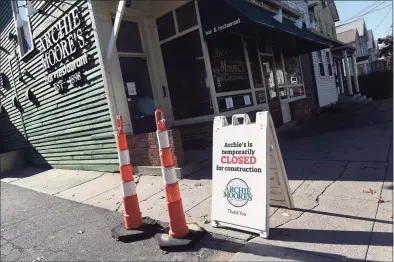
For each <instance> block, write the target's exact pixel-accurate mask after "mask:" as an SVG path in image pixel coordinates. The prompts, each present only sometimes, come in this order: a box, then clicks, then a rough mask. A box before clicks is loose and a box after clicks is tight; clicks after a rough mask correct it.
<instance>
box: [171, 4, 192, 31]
mask: <svg viewBox="0 0 394 262" xmlns="http://www.w3.org/2000/svg"><path fill="white" fill-rule="evenodd" d="M175 13H176V20H177V22H178V31H179V32H182V31H184V30H186V29H189V28H190V27H193V26H195V25H197V14H196V7H195V5H194V1H191V2H189V3H187V4H185V5H183V6H181V7H179V8H177V9H175Z"/></svg>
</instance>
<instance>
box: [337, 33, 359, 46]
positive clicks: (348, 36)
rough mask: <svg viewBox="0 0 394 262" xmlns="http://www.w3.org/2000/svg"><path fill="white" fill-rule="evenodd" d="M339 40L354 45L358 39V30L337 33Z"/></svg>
mask: <svg viewBox="0 0 394 262" xmlns="http://www.w3.org/2000/svg"><path fill="white" fill-rule="evenodd" d="M337 39H338V40H339V41H341V42H343V43H345V44H349V43H352V42H354V41H356V39H357V29H350V30H348V31H345V32H341V33H337Z"/></svg>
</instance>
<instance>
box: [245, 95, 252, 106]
mask: <svg viewBox="0 0 394 262" xmlns="http://www.w3.org/2000/svg"><path fill="white" fill-rule="evenodd" d="M244 101H245V105H247V106H248V105H250V104H252V102H251V101H250V96H249V95H244Z"/></svg>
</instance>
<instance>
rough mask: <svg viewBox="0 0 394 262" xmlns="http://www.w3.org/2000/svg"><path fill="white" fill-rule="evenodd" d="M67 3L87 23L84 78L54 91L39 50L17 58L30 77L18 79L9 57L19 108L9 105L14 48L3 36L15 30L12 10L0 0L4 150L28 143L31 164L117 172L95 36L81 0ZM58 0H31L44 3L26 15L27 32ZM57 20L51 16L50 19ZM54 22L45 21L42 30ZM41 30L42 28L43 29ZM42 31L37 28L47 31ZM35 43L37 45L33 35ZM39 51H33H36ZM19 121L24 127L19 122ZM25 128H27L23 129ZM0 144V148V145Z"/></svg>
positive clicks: (0, 98)
mask: <svg viewBox="0 0 394 262" xmlns="http://www.w3.org/2000/svg"><path fill="white" fill-rule="evenodd" d="M68 3H70V4H71V5H72V6H71V5H70V7H69V8H68V11H69V10H71V9H72V8H73V6H79V10H80V11H81V16H82V17H83V18H84V19H85V21H86V24H87V25H88V26H86V27H85V30H86V33H85V36H86V37H85V39H86V41H88V42H89V44H87V45H86V46H85V50H84V53H86V54H87V55H88V56H90V59H93V60H94V63H93V66H89V68H86V70H85V71H84V72H83V75H84V76H85V77H86V81H85V82H84V84H83V86H78V87H73V88H71V89H70V90H69V92H68V93H66V94H59V93H58V92H57V91H56V90H55V89H54V88H53V87H51V86H50V85H48V84H46V83H45V81H44V76H45V75H46V74H47V73H46V71H44V69H43V68H42V66H41V62H40V60H39V58H40V57H39V55H38V54H36V55H34V56H32V57H29V58H28V59H27V60H26V61H20V63H19V64H20V68H21V72H24V70H27V72H28V73H29V74H30V75H31V76H32V77H29V76H26V75H25V76H24V81H20V80H19V79H18V77H19V75H20V74H19V70H18V67H17V61H16V59H13V61H12V71H13V73H14V76H15V86H16V89H17V95H18V99H19V101H20V104H21V110H19V109H17V108H15V107H14V106H13V105H12V97H13V96H14V94H15V89H14V85H13V78H12V74H11V68H10V66H9V64H8V54H7V53H6V52H4V49H6V50H7V51H8V52H11V51H12V50H14V47H13V44H12V42H11V41H10V40H8V35H9V33H10V32H13V33H15V28H14V24H13V22H12V9H11V3H10V1H9V0H4V1H0V19H1V20H0V29H1V30H0V32H1V34H0V36H1V42H0V46H1V47H2V49H3V51H1V49H0V54H1V56H0V58H1V62H0V72H3V73H5V75H6V76H7V78H8V80H9V86H8V87H7V88H0V103H1V104H3V106H4V107H5V110H6V114H1V117H0V130H1V137H2V139H3V148H4V149H5V151H11V150H15V149H20V148H27V149H28V155H29V157H30V159H29V161H30V165H32V166H48V165H49V166H52V167H55V168H68V169H83V170H98V171H117V170H118V168H119V165H118V156H117V150H116V142H115V139H114V136H113V133H112V127H111V120H110V114H109V110H108V104H107V101H106V97H105V92H104V83H103V78H102V73H101V70H100V66H99V60H98V54H97V50H96V46H95V43H94V35H93V31H92V29H91V26H90V16H89V11H88V9H87V3H86V1H68ZM60 4H61V2H57V1H52V2H50V3H49V4H48V3H47V4H46V3H44V2H38V3H37V2H33V5H34V6H37V5H38V6H40V5H41V6H44V8H41V12H40V13H39V14H35V15H34V16H33V17H32V19H31V25H32V31H33V35H34V30H35V29H36V28H37V27H38V26H40V25H42V24H43V23H44V22H45V21H46V19H48V17H49V16H48V14H51V13H53V12H54V11H55V10H58V9H57V7H58V6H59V5H60ZM55 22H56V21H55ZM52 24H53V23H51V24H49V26H48V27H47V29H49V28H50V27H51V25H52ZM47 29H46V30H47ZM46 30H44V31H43V32H42V33H44V32H46ZM42 33H40V34H39V35H38V36H36V37H35V40H34V43H35V47H36V49H37V46H38V38H39V37H40V36H42ZM37 53H38V52H37ZM27 88H31V90H32V91H33V93H34V95H35V96H36V98H37V100H38V102H39V105H38V106H37V105H34V104H33V103H32V102H30V101H29V100H27V99H26V98H25V95H24V93H25V92H26V90H27ZM23 124H24V127H23ZM25 130H26V133H25ZM0 148H1V147H0Z"/></svg>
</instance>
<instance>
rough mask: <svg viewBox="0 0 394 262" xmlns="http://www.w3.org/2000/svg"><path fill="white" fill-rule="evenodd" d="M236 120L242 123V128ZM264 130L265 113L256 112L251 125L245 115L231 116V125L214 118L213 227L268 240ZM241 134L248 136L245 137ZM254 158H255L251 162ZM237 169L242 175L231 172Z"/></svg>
mask: <svg viewBox="0 0 394 262" xmlns="http://www.w3.org/2000/svg"><path fill="white" fill-rule="evenodd" d="M240 118H242V119H243V123H242V124H240V122H239V119H240ZM267 129H269V113H268V112H266V111H265V112H258V113H257V114H256V123H253V124H252V123H251V122H250V119H249V116H248V115H247V114H239V115H234V116H233V117H232V124H231V125H230V124H228V122H227V120H226V117H224V116H217V117H215V119H214V127H213V154H212V158H213V159H212V187H213V188H212V215H211V220H212V226H213V227H218V226H220V225H221V226H227V227H231V228H236V229H240V230H244V231H249V232H253V233H258V234H260V236H261V237H264V238H268V235H269V199H270V193H269V192H270V191H269V188H270V186H269V183H270V179H269V165H270V154H267V152H269V151H270V146H271V143H270V141H271V140H270V134H271V132H268V130H267ZM245 133H247V134H248V135H247V136H245ZM252 151H253V152H252ZM230 152H232V153H230ZM230 154H231V160H229V159H230ZM254 155H256V157H255V158H254V159H253V158H252V157H254ZM240 157H243V160H240V159H241V158H240ZM234 159H235V160H234ZM246 159H248V160H246ZM234 161H235V162H236V163H234ZM235 165H238V166H235ZM239 169H241V170H243V171H234V170H239ZM245 170H252V171H245ZM254 170H257V171H254ZM240 177H241V178H240Z"/></svg>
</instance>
